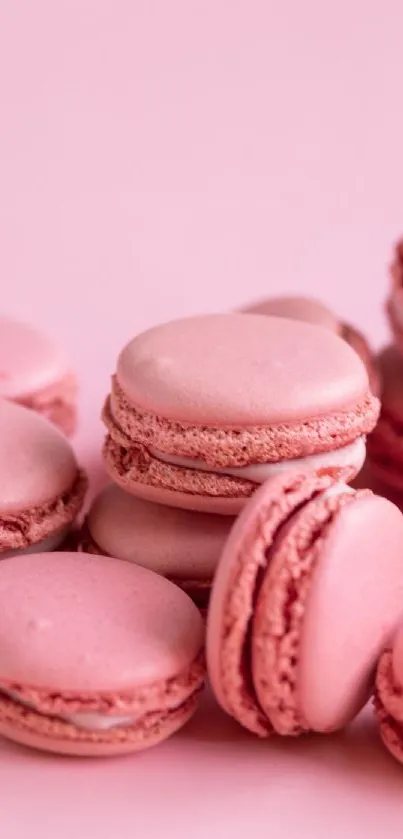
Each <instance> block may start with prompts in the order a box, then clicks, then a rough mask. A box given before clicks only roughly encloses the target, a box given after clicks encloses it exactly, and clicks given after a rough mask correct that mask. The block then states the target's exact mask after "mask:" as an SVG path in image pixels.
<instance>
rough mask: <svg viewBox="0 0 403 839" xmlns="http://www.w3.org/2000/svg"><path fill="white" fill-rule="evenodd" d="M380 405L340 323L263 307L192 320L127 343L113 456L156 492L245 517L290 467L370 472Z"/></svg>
mask: <svg viewBox="0 0 403 839" xmlns="http://www.w3.org/2000/svg"><path fill="white" fill-rule="evenodd" d="M378 412H379V403H378V400H377V399H376V398H375V397H374V396H373V395H372V393H371V391H370V388H369V383H368V376H367V373H366V370H365V367H364V365H363V364H362V362H361V361H360V359H359V358H358V356H357V354H356V353H355V352H353V351H352V350H351V348H350V347H349V346H348V345H347V344H346V343H345V342H344V341H342V340H341V339H340V338H339V337H338V336H336V335H334V334H333V333H332V332H331V331H330V330H324V329H320V328H318V327H317V326H312V325H311V324H306V323H300V322H298V321H296V320H289V319H285V318H268V317H263V316H258V315H246V314H224V315H206V316H201V317H195V318H187V319H183V320H179V321H174V322H172V323H167V324H163V325H162V326H157V327H155V328H154V329H150V330H149V331H148V332H145V333H143V334H142V335H139V336H138V337H137V338H135V339H134V340H133V341H131V342H130V343H129V344H128V345H127V346H126V347H125V348H124V349H123V350H122V352H121V354H120V356H119V359H118V363H117V370H116V375H115V376H114V377H113V379H112V392H111V395H110V396H109V397H108V399H107V401H106V404H105V408H104V413H103V418H104V422H105V424H106V426H107V430H108V434H107V437H106V441H105V445H104V452H103V453H104V461H105V465H106V469H107V471H108V473H109V475H110V477H111V478H112V480H114V481H115V482H116V483H117V484H119V485H120V486H121V487H122V489H124V490H126V491H127V492H131V493H133V494H134V495H137V496H139V497H142V498H145V499H146V500H149V501H153V502H157V503H160V504H167V505H172V506H177V507H184V508H187V509H193V510H200V511H204V512H213V513H221V514H223V513H224V514H227V515H236V514H237V513H238V512H239V511H240V509H241V508H242V507H243V506H244V504H245V502H246V500H247V499H248V498H249V496H251V495H252V494H253V492H254V491H255V490H256V488H257V487H258V485H259V484H261V483H263V482H264V481H265V480H267V479H268V478H270V477H272V476H273V475H275V474H277V473H278V472H283V471H285V470H289V469H312V470H313V471H318V472H321V471H326V470H327V469H329V468H332V467H334V466H351V467H352V471H353V473H358V472H359V470H360V468H361V466H362V464H363V461H364V459H365V435H366V434H367V433H368V432H369V431H371V430H372V428H373V427H374V425H375V423H376V420H377V417H378Z"/></svg>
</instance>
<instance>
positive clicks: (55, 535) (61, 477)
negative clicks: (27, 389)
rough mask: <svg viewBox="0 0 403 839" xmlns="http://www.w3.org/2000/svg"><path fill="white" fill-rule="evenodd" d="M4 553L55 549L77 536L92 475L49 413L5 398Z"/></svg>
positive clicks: (0, 523)
mask: <svg viewBox="0 0 403 839" xmlns="http://www.w3.org/2000/svg"><path fill="white" fill-rule="evenodd" d="M0 440H1V446H0V559H4V558H5V557H9V556H15V555H16V554H19V553H25V552H27V551H35V552H38V551H45V550H49V551H53V550H55V549H56V548H58V547H60V546H61V545H62V544H63V543H64V541H65V540H66V538H69V537H71V528H72V527H73V525H74V523H75V521H76V519H77V516H78V514H79V512H80V510H81V507H82V505H83V501H84V496H85V492H86V489H87V478H86V476H85V474H84V473H83V471H82V470H81V469H80V468H79V466H78V464H77V461H76V458H75V456H74V452H73V450H72V448H71V445H70V443H69V442H68V440H67V439H66V437H65V436H64V435H63V434H62V433H61V431H59V430H58V429H57V428H55V426H54V425H52V424H51V423H50V422H48V420H46V419H44V417H41V416H39V415H38V414H36V413H34V412H33V411H31V410H29V409H28V408H23V407H22V406H21V405H16V404H15V403H13V402H8V401H7V400H4V399H0Z"/></svg>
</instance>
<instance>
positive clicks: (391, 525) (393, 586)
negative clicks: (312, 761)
mask: <svg viewBox="0 0 403 839" xmlns="http://www.w3.org/2000/svg"><path fill="white" fill-rule="evenodd" d="M402 544H403V517H402V515H401V513H400V511H399V510H398V509H397V507H395V506H394V505H393V504H391V503H390V502H388V501H386V500H385V499H383V498H379V497H377V496H370V497H363V498H360V499H358V500H357V501H356V503H353V504H348V505H347V506H345V507H343V508H342V509H341V510H340V512H339V514H338V515H337V516H336V518H335V520H334V522H333V524H332V526H331V528H330V530H329V532H328V534H327V535H326V538H325V539H324V541H323V545H322V550H321V558H320V561H318V563H317V565H316V567H315V570H314V573H313V576H312V580H311V585H310V590H309V595H308V602H307V606H306V612H305V616H304V620H303V629H302V636H301V640H300V660H299V664H298V682H297V687H298V695H299V703H300V711H301V715H302V717H303V719H304V720H305V722H306V727H307V728H312V729H314V730H316V731H332V730H335V729H338V728H341V727H342V726H344V725H345V724H346V723H347V722H349V721H350V720H351V719H352V718H353V717H354V716H355V714H356V713H357V712H358V711H359V710H360V708H361V707H362V706H363V704H364V703H365V702H366V701H367V699H368V698H369V695H370V692H371V689H372V685H373V678H374V669H375V666H376V662H377V660H378V657H379V655H380V653H381V652H382V649H383V648H384V647H385V645H386V644H387V642H388V640H389V638H390V635H391V633H393V630H394V629H395V628H396V626H397V623H398V621H399V618H400V616H401V614H402V606H403V554H402Z"/></svg>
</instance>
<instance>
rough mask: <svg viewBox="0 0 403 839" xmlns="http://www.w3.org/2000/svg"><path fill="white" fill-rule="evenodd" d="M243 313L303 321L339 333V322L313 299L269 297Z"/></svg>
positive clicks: (325, 307)
mask: <svg viewBox="0 0 403 839" xmlns="http://www.w3.org/2000/svg"><path fill="white" fill-rule="evenodd" d="M242 311H243V312H245V313H250V314H256V315H271V317H278V318H290V319H291V320H300V321H305V323H311V324H313V325H316V326H323V327H324V328H325V329H329V330H330V331H331V332H335V333H336V334H337V333H338V332H339V328H340V321H339V320H338V318H337V317H336V316H335V315H334V314H333V312H331V310H330V309H328V307H327V306H325V304H324V303H322V302H321V301H320V300H316V299H315V298H314V297H298V296H295V297H294V296H291V295H290V296H285V297H269V298H268V299H267V300H261V301H258V302H257V303H254V304H252V305H250V306H246V307H245V308H243V309H242Z"/></svg>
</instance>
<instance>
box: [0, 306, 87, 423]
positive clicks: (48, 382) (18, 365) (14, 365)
mask: <svg viewBox="0 0 403 839" xmlns="http://www.w3.org/2000/svg"><path fill="white" fill-rule="evenodd" d="M0 358H1V363H0V397H1V398H3V399H11V400H12V401H13V402H18V403H19V404H20V405H24V406H25V407H27V408H32V409H33V410H34V411H37V412H38V413H39V414H42V415H43V416H45V417H47V419H49V420H50V421H51V422H53V423H54V424H55V425H57V426H58V427H59V428H60V429H61V430H62V431H63V432H64V433H65V434H67V435H68V436H70V435H71V434H72V433H73V431H74V430H75V427H76V421H77V406H76V403H77V381H76V377H75V375H74V373H72V371H71V369H70V365H69V363H68V361H67V359H66V357H65V355H64V353H62V351H61V350H60V348H59V347H58V346H57V344H55V343H54V341H52V340H51V339H50V338H49V336H48V335H46V334H45V333H44V332H42V331H40V330H39V329H35V328H34V327H33V326H30V325H28V324H26V323H20V322H18V321H15V320H12V319H11V318H6V317H0Z"/></svg>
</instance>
